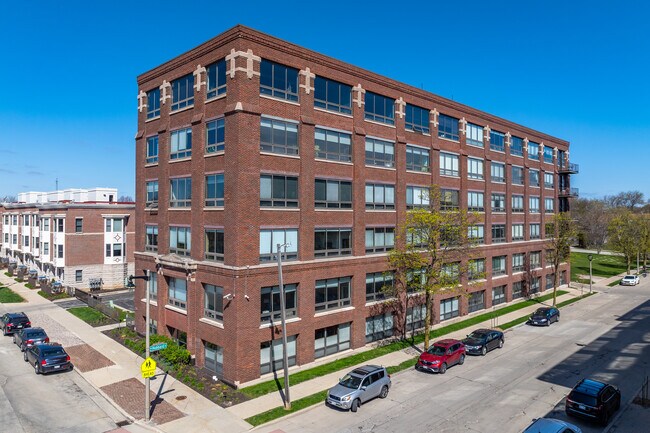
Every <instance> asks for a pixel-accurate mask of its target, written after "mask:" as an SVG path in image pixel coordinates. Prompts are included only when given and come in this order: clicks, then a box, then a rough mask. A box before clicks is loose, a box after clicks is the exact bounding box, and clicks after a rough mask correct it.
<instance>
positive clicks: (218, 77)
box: [205, 59, 234, 99]
mask: <svg viewBox="0 0 650 433" xmlns="http://www.w3.org/2000/svg"><path fill="white" fill-rule="evenodd" d="M233 61H234V60H233ZM205 72H206V75H207V77H208V82H207V85H208V90H207V94H206V98H207V99H212V98H215V97H217V96H219V95H223V94H225V93H226V59H221V60H219V61H218V62H215V63H212V64H211V65H208V66H206V68H205Z"/></svg>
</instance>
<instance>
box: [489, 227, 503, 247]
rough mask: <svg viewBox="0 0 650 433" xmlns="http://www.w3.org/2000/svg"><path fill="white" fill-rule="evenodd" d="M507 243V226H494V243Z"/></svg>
mask: <svg viewBox="0 0 650 433" xmlns="http://www.w3.org/2000/svg"><path fill="white" fill-rule="evenodd" d="M505 241H506V225H505V224H492V243H493V244H500V243H503V242H505Z"/></svg>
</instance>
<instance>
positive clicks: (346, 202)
mask: <svg viewBox="0 0 650 433" xmlns="http://www.w3.org/2000/svg"><path fill="white" fill-rule="evenodd" d="M315 188H316V191H315V195H314V198H315V201H314V205H315V206H316V208H326V209H352V182H349V181H345V180H330V179H316V183H315Z"/></svg>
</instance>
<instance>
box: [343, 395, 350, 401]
mask: <svg viewBox="0 0 650 433" xmlns="http://www.w3.org/2000/svg"><path fill="white" fill-rule="evenodd" d="M350 398H352V397H351V396H349V395H346V396H345V397H341V401H350Z"/></svg>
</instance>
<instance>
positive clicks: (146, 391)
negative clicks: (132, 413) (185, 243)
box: [127, 271, 155, 422]
mask: <svg viewBox="0 0 650 433" xmlns="http://www.w3.org/2000/svg"><path fill="white" fill-rule="evenodd" d="M154 278H155V276H154ZM135 279H138V280H144V281H145V282H147V283H148V282H149V272H148V271H145V274H144V275H141V276H134V275H129V282H128V284H127V287H129V286H131V287H133V288H135V284H134V283H133V280H135ZM144 291H145V321H146V323H145V326H144V329H145V333H144V336H145V337H144V339H145V357H144V359H147V358H149V306H150V300H151V294H150V293H149V285H148V284H145V288H144ZM144 388H145V389H144V420H145V422H149V416H150V412H151V400H150V399H149V392H150V391H151V383H150V382H149V378H148V377H147V378H145V379H144Z"/></svg>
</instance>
